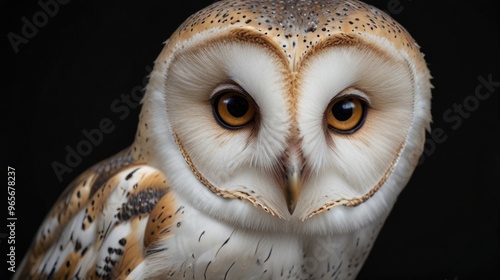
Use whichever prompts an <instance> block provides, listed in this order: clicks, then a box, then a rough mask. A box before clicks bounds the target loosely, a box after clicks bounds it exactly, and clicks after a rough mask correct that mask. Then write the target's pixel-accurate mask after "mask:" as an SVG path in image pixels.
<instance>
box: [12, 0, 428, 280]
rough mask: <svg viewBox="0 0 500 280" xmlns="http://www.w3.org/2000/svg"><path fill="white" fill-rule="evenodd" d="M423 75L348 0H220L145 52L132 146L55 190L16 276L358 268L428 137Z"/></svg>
mask: <svg viewBox="0 0 500 280" xmlns="http://www.w3.org/2000/svg"><path fill="white" fill-rule="evenodd" d="M431 87H432V86H431V83H430V74H429V71H428V68H427V66H426V63H425V60H424V58H423V54H422V53H421V52H420V50H419V47H418V45H417V44H416V43H415V41H414V40H413V39H412V37H411V36H410V35H409V34H408V32H407V31H406V30H405V29H404V28H403V27H402V26H401V25H399V24H398V23H396V22H395V21H394V20H393V19H391V18H390V17H389V16H388V15H387V14H385V13H384V12H382V11H380V10H378V9H376V8H374V7H372V6H370V5H367V4H365V3H362V2H359V1H355V0H349V1H340V0H318V1H313V0H303V1H291V0H283V1H271V0H264V1H254V0H224V1H218V2H215V3H213V4H212V5H210V6H208V7H207V8H205V9H203V10H201V11H199V12H197V13H195V14H194V15H192V16H191V17H189V18H188V19H187V20H186V21H185V22H184V23H183V24H182V25H181V26H180V27H179V28H178V29H177V31H175V33H174V34H173V35H172V36H171V37H170V39H168V40H167V41H166V43H165V46H164V48H163V50H162V52H161V53H160V55H159V56H158V58H157V60H156V61H155V66H154V71H153V72H152V73H151V76H150V80H149V83H148V85H147V87H146V94H145V97H144V99H143V106H142V109H141V114H140V120H139V124H138V128H137V133H136V137H135V140H134V142H133V144H132V145H131V146H130V147H129V148H127V149H125V150H124V151H123V152H121V153H119V154H117V155H115V156H113V157H111V158H109V159H107V160H104V161H102V162H100V163H98V164H97V165H95V166H93V167H91V168H90V169H89V170H88V171H86V172H85V173H83V174H81V175H80V176H79V177H77V178H76V179H75V180H74V181H73V182H72V183H71V184H70V186H69V187H68V188H67V190H66V191H65V192H64V193H63V194H62V195H61V197H60V198H59V200H58V201H57V203H56V204H55V205H54V207H53V208H52V210H51V211H50V212H49V213H48V215H47V217H46V219H45V221H44V222H43V224H42V225H41V227H40V229H39V231H38V233H37V234H36V237H35V239H34V241H33V244H32V247H31V249H30V250H29V252H28V253H27V255H26V257H25V259H24V260H23V262H22V264H21V267H20V269H19V270H18V273H17V275H16V277H15V278H16V279H25V278H33V279H48V278H51V279H353V278H355V277H356V275H357V274H358V272H359V270H360V269H361V267H362V265H363V262H364V261H365V259H366V258H367V256H368V254H369V252H370V249H371V247H372V246H373V243H374V241H375V240H376V237H377V234H378V232H379V230H380V229H381V227H382V225H383V223H384V221H385V219H386V217H387V216H388V214H389V212H390V210H391V208H392V206H393V205H394V203H395V201H396V199H397V196H398V195H399V193H400V192H401V191H402V190H403V188H404V186H405V185H406V183H407V182H408V180H409V178H410V177H411V174H412V172H413V170H414V169H415V167H416V165H417V162H418V159H419V156H420V154H421V152H422V150H423V145H424V140H425V132H426V130H428V129H429V125H430V120H431V116H430V98H431Z"/></svg>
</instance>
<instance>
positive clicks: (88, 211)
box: [14, 151, 176, 279]
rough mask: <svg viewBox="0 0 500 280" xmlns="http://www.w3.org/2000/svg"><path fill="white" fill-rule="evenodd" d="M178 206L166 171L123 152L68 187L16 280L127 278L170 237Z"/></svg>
mask: <svg viewBox="0 0 500 280" xmlns="http://www.w3.org/2000/svg"><path fill="white" fill-rule="evenodd" d="M175 205H176V204H175V199H174V196H173V194H172V193H171V192H170V188H169V184H168V181H167V178H166V177H165V175H164V174H163V173H162V172H161V171H159V170H158V169H156V168H154V167H151V166H148V165H147V164H146V163H142V162H137V161H135V160H134V159H133V158H132V157H131V156H130V153H128V151H124V152H121V153H119V154H117V155H115V156H113V157H111V158H109V159H107V160H105V161H102V162H100V163H98V164H96V165H95V166H93V167H91V168H90V169H88V170H87V171H85V172H84V173H83V174H82V175H80V176H79V177H78V178H76V179H75V180H74V181H73V182H72V183H71V184H70V185H69V186H68V188H67V189H66V190H65V191H64V192H63V194H62V195H61V196H60V198H59V199H58V201H57V202H56V204H55V205H54V207H53V208H52V210H51V211H50V212H49V214H48V215H47V217H46V218H45V221H44V222H43V223H42V225H41V227H40V229H39V231H38V233H37V235H36V237H35V239H34V241H33V244H32V246H31V248H30V250H29V251H28V253H27V255H26V256H25V258H24V260H23V262H22V264H21V266H20V269H19V271H18V273H17V274H16V275H15V277H14V279H125V278H126V277H127V275H128V274H129V273H130V272H131V271H132V270H133V269H134V268H135V267H136V266H138V265H139V264H140V263H141V261H142V260H143V259H144V258H145V257H146V255H147V254H150V253H151V252H153V251H154V249H152V248H155V244H156V243H157V242H158V241H159V240H164V239H165V238H168V237H169V236H170V235H171V231H170V228H171V226H172V223H173V222H174V219H173V217H174V216H175V215H174V211H175V207H176V206H175ZM169 217H170V218H169ZM152 250H153V251H152Z"/></svg>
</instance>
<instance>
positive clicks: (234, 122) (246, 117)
mask: <svg viewBox="0 0 500 280" xmlns="http://www.w3.org/2000/svg"><path fill="white" fill-rule="evenodd" d="M212 107H213V111H214V115H215V118H216V119H217V121H218V122H219V123H220V124H221V125H222V126H223V127H225V128H229V129H239V128H243V127H245V126H246V125H248V124H250V123H252V122H253V121H254V119H255V115H256V108H255V107H256V106H255V103H254V102H253V100H251V98H250V97H249V96H248V95H247V94H246V93H245V92H244V91H242V90H240V89H237V88H234V87H230V88H226V89H223V90H221V91H220V92H218V93H217V94H216V95H215V96H214V98H213V99H212Z"/></svg>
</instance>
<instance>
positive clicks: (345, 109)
mask: <svg viewBox="0 0 500 280" xmlns="http://www.w3.org/2000/svg"><path fill="white" fill-rule="evenodd" d="M354 107H356V105H355V104H354V102H352V101H351V100H343V101H339V102H337V103H336V104H335V105H333V107H332V114H333V116H334V117H335V118H336V119H337V120H339V121H341V122H343V121H347V120H348V119H350V118H351V116H352V112H353V111H354Z"/></svg>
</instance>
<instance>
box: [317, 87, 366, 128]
mask: <svg viewBox="0 0 500 280" xmlns="http://www.w3.org/2000/svg"><path fill="white" fill-rule="evenodd" d="M365 117H366V103H365V101H364V100H363V99H361V98H358V97H353V96H347V97H343V98H340V99H338V100H334V101H332V102H331V103H330V105H328V109H327V111H326V122H327V124H328V127H329V128H330V129H332V130H334V131H336V132H339V133H342V134H349V133H353V132H355V131H356V130H358V129H359V128H360V127H361V126H362V125H363V122H364V120H365Z"/></svg>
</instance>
